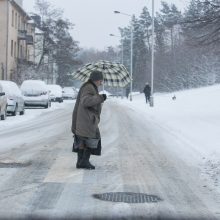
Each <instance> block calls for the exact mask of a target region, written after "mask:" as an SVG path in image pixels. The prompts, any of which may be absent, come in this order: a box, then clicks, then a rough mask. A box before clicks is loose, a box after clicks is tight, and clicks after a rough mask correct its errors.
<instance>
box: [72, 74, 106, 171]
mask: <svg viewBox="0 0 220 220" xmlns="http://www.w3.org/2000/svg"><path fill="white" fill-rule="evenodd" d="M102 82H103V75H102V73H101V72H99V71H93V72H92V73H91V75H90V79H89V80H88V82H86V83H84V84H83V85H82V86H81V88H80V90H79V93H78V96H77V99H76V103H75V107H74V110H73V115H72V132H73V134H74V144H73V151H74V152H77V156H78V157H77V163H76V168H84V169H95V166H93V165H92V164H91V163H90V162H89V158H90V155H91V154H93V155H100V154H101V135H100V131H99V128H98V123H99V121H100V114H101V107H102V105H101V104H102V103H103V102H104V101H105V100H106V98H107V96H106V94H102V95H100V94H99V93H98V87H99V86H101V85H102Z"/></svg>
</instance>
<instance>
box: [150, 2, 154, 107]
mask: <svg viewBox="0 0 220 220" xmlns="http://www.w3.org/2000/svg"><path fill="white" fill-rule="evenodd" d="M153 92H154V0H152V45H151V96H150V107H153V106H154V97H153Z"/></svg>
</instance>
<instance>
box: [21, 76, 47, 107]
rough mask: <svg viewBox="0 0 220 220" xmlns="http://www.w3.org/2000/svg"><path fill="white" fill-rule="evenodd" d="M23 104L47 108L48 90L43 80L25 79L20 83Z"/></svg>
mask: <svg viewBox="0 0 220 220" xmlns="http://www.w3.org/2000/svg"><path fill="white" fill-rule="evenodd" d="M21 91H22V94H23V96H24V102H25V106H36V107H44V108H48V107H50V106H51V101H50V96H49V90H48V87H47V85H46V83H45V82H44V81H41V80H25V81H24V82H23V83H22V84H21Z"/></svg>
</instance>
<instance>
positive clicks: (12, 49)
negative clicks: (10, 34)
mask: <svg viewBox="0 0 220 220" xmlns="http://www.w3.org/2000/svg"><path fill="white" fill-rule="evenodd" d="M13 46H14V45H13V40H11V56H12V57H13V51H14V50H13Z"/></svg>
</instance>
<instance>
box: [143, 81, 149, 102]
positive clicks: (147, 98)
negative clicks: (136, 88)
mask: <svg viewBox="0 0 220 220" xmlns="http://www.w3.org/2000/svg"><path fill="white" fill-rule="evenodd" d="M143 93H144V95H145V98H146V103H148V102H150V95H151V87H150V85H149V83H148V82H146V84H145V87H144V90H143Z"/></svg>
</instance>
